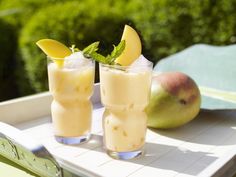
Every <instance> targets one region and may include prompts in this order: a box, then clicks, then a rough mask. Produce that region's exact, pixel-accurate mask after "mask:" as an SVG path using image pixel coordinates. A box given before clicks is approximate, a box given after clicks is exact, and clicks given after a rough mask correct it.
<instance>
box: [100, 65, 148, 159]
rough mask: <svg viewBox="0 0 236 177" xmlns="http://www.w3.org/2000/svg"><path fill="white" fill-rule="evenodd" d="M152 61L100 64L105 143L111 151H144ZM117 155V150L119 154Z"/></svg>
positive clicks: (111, 152)
mask: <svg viewBox="0 0 236 177" xmlns="http://www.w3.org/2000/svg"><path fill="white" fill-rule="evenodd" d="M151 77H152V63H151V62H149V63H148V65H146V66H142V65H140V66H139V65H137V66H126V67H125V66H111V65H103V64H100V83H101V87H100V89H101V90H100V91H101V101H102V103H103V105H104V106H105V112H104V114H103V129H104V143H105V146H106V149H107V151H108V154H109V155H111V156H115V155H114V154H115V153H120V152H121V153H122V152H128V153H129V152H137V154H133V155H134V156H136V155H138V153H142V147H143V145H144V143H145V134H146V126H147V125H146V124H147V116H146V113H145V108H146V106H147V105H148V103H149V96H150V87H151ZM116 155H117V154H116Z"/></svg>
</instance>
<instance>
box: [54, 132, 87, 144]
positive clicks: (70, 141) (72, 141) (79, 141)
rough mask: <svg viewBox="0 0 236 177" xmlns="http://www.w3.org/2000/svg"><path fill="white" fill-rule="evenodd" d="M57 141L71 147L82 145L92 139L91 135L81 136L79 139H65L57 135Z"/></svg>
mask: <svg viewBox="0 0 236 177" xmlns="http://www.w3.org/2000/svg"><path fill="white" fill-rule="evenodd" d="M55 139H56V141H57V142H59V143H62V144H70V145H75V144H82V143H85V142H86V141H88V140H89V139H90V134H87V135H83V136H79V137H63V136H56V135H55Z"/></svg>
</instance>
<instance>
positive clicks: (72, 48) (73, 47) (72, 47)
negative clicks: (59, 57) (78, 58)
mask: <svg viewBox="0 0 236 177" xmlns="http://www.w3.org/2000/svg"><path fill="white" fill-rule="evenodd" d="M70 50H71V51H72V53H75V52H79V49H78V48H76V47H75V44H73V45H71V47H70Z"/></svg>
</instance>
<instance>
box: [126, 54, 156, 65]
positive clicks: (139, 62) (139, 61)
mask: <svg viewBox="0 0 236 177" xmlns="http://www.w3.org/2000/svg"><path fill="white" fill-rule="evenodd" d="M150 63H151V62H150V61H149V60H148V59H146V58H145V57H144V56H143V55H140V57H139V58H138V59H137V60H135V61H134V62H133V63H132V64H131V65H130V66H131V67H136V66H149V65H150Z"/></svg>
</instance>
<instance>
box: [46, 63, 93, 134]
mask: <svg viewBox="0 0 236 177" xmlns="http://www.w3.org/2000/svg"><path fill="white" fill-rule="evenodd" d="M48 77H49V89H50V92H51V93H52V95H53V98H54V100H53V102H52V105H51V111H52V120H53V126H54V131H55V135H56V136H63V137H76V136H81V135H84V134H86V133H89V132H90V128H91V117H92V115H91V114H92V104H91V102H90V100H89V99H90V97H91V95H92V93H93V83H94V65H93V64H88V65H86V66H82V67H77V68H73V67H64V68H58V67H57V65H56V64H55V63H49V64H48Z"/></svg>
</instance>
